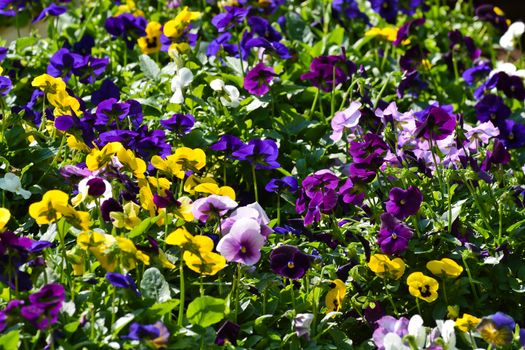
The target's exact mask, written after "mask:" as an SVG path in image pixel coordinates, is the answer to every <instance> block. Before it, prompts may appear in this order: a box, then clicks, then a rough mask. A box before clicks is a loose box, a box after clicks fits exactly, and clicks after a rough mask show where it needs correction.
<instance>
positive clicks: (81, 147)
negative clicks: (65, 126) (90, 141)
mask: <svg viewBox="0 0 525 350" xmlns="http://www.w3.org/2000/svg"><path fill="white" fill-rule="evenodd" d="M67 145H68V147H69V148H71V149H74V150H77V151H82V152H91V148H89V147H88V146H87V145H86V144H85V143H84V142H82V141H79V140H78V139H77V138H76V137H75V135H72V134H69V135H68V136H67Z"/></svg>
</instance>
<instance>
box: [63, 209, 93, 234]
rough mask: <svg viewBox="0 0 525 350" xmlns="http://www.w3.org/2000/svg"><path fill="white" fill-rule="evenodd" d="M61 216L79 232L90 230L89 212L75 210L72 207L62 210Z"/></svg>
mask: <svg viewBox="0 0 525 350" xmlns="http://www.w3.org/2000/svg"><path fill="white" fill-rule="evenodd" d="M61 214H62V215H63V216H64V217H65V218H66V221H67V222H68V223H69V224H71V225H72V226H73V227H75V228H77V229H79V230H88V229H89V224H90V219H91V216H90V215H89V213H88V212H87V211H78V210H75V209H74V208H73V207H72V206H70V205H68V206H67V207H64V208H62V212H61Z"/></svg>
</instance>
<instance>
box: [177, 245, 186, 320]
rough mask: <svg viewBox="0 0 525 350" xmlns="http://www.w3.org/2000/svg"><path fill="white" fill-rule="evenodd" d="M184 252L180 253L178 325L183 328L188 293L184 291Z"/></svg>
mask: <svg viewBox="0 0 525 350" xmlns="http://www.w3.org/2000/svg"><path fill="white" fill-rule="evenodd" d="M183 252H184V251H183V250H181V252H180V303H179V305H180V306H179V318H178V319H177V324H178V325H179V327H182V323H183V320H184V299H185V298H186V291H185V289H184V262H183V260H182V254H183Z"/></svg>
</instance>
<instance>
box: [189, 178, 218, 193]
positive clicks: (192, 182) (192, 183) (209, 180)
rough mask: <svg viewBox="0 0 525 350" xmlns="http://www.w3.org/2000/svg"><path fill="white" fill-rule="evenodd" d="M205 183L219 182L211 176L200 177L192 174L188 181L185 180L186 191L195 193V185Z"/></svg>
mask: <svg viewBox="0 0 525 350" xmlns="http://www.w3.org/2000/svg"><path fill="white" fill-rule="evenodd" d="M205 183H212V184H217V182H216V181H215V180H214V179H213V178H211V177H199V176H197V175H195V174H192V175H190V176H188V178H187V179H186V181H184V191H185V192H188V193H189V194H191V195H194V194H195V190H194V189H195V187H196V186H197V185H200V184H205Z"/></svg>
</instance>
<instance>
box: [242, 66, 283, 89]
mask: <svg viewBox="0 0 525 350" xmlns="http://www.w3.org/2000/svg"><path fill="white" fill-rule="evenodd" d="M276 76H277V74H275V71H274V70H273V68H272V67H267V66H266V65H265V64H264V63H262V62H260V63H258V64H257V65H256V66H255V67H253V68H252V69H250V70H249V71H248V72H247V73H246V76H245V77H244V88H245V89H246V90H247V91H248V92H249V93H250V94H253V95H257V96H262V95H265V94H267V93H268V91H270V85H269V84H270V82H271V81H272V80H273V78H274V77H276Z"/></svg>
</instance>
